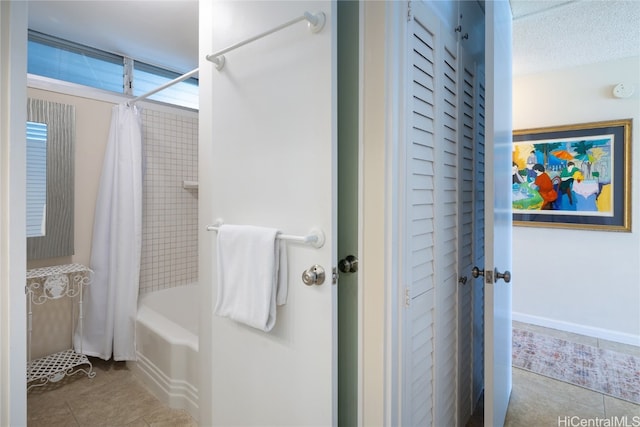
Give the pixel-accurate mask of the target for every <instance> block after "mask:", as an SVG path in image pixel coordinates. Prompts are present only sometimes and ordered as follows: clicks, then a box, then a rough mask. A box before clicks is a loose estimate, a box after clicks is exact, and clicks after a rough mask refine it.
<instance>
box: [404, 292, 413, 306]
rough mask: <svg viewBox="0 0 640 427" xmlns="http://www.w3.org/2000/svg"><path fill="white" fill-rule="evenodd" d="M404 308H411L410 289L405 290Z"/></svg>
mask: <svg viewBox="0 0 640 427" xmlns="http://www.w3.org/2000/svg"><path fill="white" fill-rule="evenodd" d="M404 306H405V307H409V306H411V290H410V289H409V288H404Z"/></svg>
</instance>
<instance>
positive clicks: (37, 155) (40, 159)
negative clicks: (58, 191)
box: [27, 122, 47, 237]
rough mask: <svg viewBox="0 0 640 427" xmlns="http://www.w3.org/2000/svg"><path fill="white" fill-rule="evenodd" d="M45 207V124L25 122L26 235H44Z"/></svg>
mask: <svg viewBox="0 0 640 427" xmlns="http://www.w3.org/2000/svg"><path fill="white" fill-rule="evenodd" d="M46 209H47V125H46V123H36V122H27V237H35V236H44V235H45V233H46V231H45V212H46Z"/></svg>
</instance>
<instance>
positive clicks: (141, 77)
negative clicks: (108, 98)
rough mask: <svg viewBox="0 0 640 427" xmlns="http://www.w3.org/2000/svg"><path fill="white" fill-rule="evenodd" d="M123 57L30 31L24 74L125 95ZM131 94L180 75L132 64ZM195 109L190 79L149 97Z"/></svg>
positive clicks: (194, 84) (194, 88) (195, 97)
mask: <svg viewBox="0 0 640 427" xmlns="http://www.w3.org/2000/svg"><path fill="white" fill-rule="evenodd" d="M124 63H125V58H124V57H122V56H120V55H115V54H112V53H109V52H104V51H101V50H98V49H94V48H90V47H88V46H84V45H81V44H78V43H74V42H70V41H67V40H63V39H59V38H57V37H53V36H49V35H47V34H42V33H39V32H36V31H32V30H29V44H28V52H27V71H28V72H29V73H30V74H37V75H39V76H45V77H50V78H53V79H57V80H63V81H67V82H72V83H77V84H81V85H85V86H90V87H95V88H98V89H103V90H108V91H111V92H117V93H125V89H124V86H125V81H124V78H125V77H124V75H125V74H126V73H125V72H124ZM133 68H134V75H133V82H132V84H131V85H132V87H133V94H134V95H135V96H139V95H142V94H144V93H146V92H149V91H150V90H153V89H155V88H157V87H158V86H161V85H163V84H164V83H166V82H168V81H170V80H173V79H175V78H176V77H179V76H180V74H178V73H176V72H173V71H170V70H165V69H163V68H160V67H154V66H152V65H148V64H144V63H141V62H137V61H134V66H133ZM149 99H153V100H156V101H162V102H166V103H169V104H174V105H180V106H184V107H189V108H194V109H197V108H198V80H197V79H195V78H190V79H188V80H185V81H184V82H181V83H178V84H176V85H174V86H171V87H170V88H167V89H165V90H163V91H161V92H158V93H156V94H154V95H152V96H150V97H149Z"/></svg>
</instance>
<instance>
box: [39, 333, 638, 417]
mask: <svg viewBox="0 0 640 427" xmlns="http://www.w3.org/2000/svg"><path fill="white" fill-rule="evenodd" d="M514 327H517V328H520V329H527V330H533V331H538V332H542V333H546V334H548V335H552V336H555V337H558V338H562V339H565V340H571V341H574V342H579V343H584V344H588V345H592V346H597V347H601V348H608V349H611V350H614V351H619V352H623V353H629V354H634V355H640V348H638V347H634V346H627V345H623V344H618V343H614V342H610V341H604V340H600V339H597V338H593V337H587V336H583V335H578V334H571V333H567V332H562V331H556V330H553V329H547V328H541V327H538V326H534V325H528V324H524V323H518V322H514ZM92 363H93V364H94V369H95V371H96V372H97V375H96V376H95V378H93V379H88V378H87V377H86V376H81V375H80V374H78V375H75V376H73V377H71V378H66V379H64V380H63V381H60V382H59V383H56V384H53V385H51V386H46V387H42V388H35V389H33V390H31V391H30V392H29V395H28V401H27V403H28V416H27V418H28V425H29V427H32V426H33V427H36V426H47V427H54V426H91V427H93V426H96V427H97V426H130V427H150V426H154V427H155V426H158V427H160V426H167V427H168V426H185V427H193V426H197V425H198V424H197V422H196V421H195V420H194V419H193V418H191V417H190V416H189V414H188V413H187V412H186V411H183V410H177V409H170V408H168V407H166V406H165V405H163V404H162V403H161V402H160V401H159V400H158V399H156V398H155V397H153V395H152V394H151V393H150V392H149V391H148V390H147V389H146V388H145V387H144V386H143V385H142V383H141V382H139V381H138V380H137V379H136V378H135V377H134V375H133V374H132V373H131V372H130V371H129V370H128V369H127V367H126V365H125V364H124V363H122V362H105V361H102V360H100V359H92ZM623 417H626V418H623ZM634 417H637V418H634ZM597 419H599V420H601V421H600V425H607V424H605V423H606V421H602V420H607V419H608V420H612V421H609V423H610V425H623V426H624V425H639V423H640V405H634V404H632V403H629V402H626V401H623V400H619V399H614V398H612V397H609V396H606V395H603V394H601V393H597V392H594V391H591V390H587V389H584V388H581V387H577V386H573V385H571V384H567V383H564V382H561V381H557V380H553V379H550V378H547V377H544V376H541V375H537V374H533V373H530V372H527V371H524V370H521V369H517V368H514V369H513V391H512V393H511V400H510V402H509V409H508V412H507V418H506V421H505V427H546V426H549V427H551V426H555V427H559V426H571V425H596V424H587V423H588V422H589V420H597ZM583 420H584V421H583ZM616 420H617V421H616ZM614 421H616V422H618V423H620V422H623V423H622V424H613V422H614ZM582 422H584V424H581V423H582ZM592 422H596V421H592ZM634 422H635V423H634ZM468 425H469V426H474V427H475V426H482V418H481V415H480V416H479V417H475V418H474V419H473V420H472V421H471V422H470V423H469V424H468Z"/></svg>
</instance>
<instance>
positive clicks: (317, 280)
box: [302, 264, 325, 286]
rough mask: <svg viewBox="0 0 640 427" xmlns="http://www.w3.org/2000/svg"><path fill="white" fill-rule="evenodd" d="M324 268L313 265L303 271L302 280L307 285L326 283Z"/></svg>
mask: <svg viewBox="0 0 640 427" xmlns="http://www.w3.org/2000/svg"><path fill="white" fill-rule="evenodd" d="M324 278H325V273H324V268H322V267H321V266H319V265H317V264H316V265H312V266H311V267H309V268H308V269H306V270H305V271H304V272H303V273H302V282H303V283H304V284H305V285H307V286H313V285H322V284H323V283H324Z"/></svg>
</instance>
